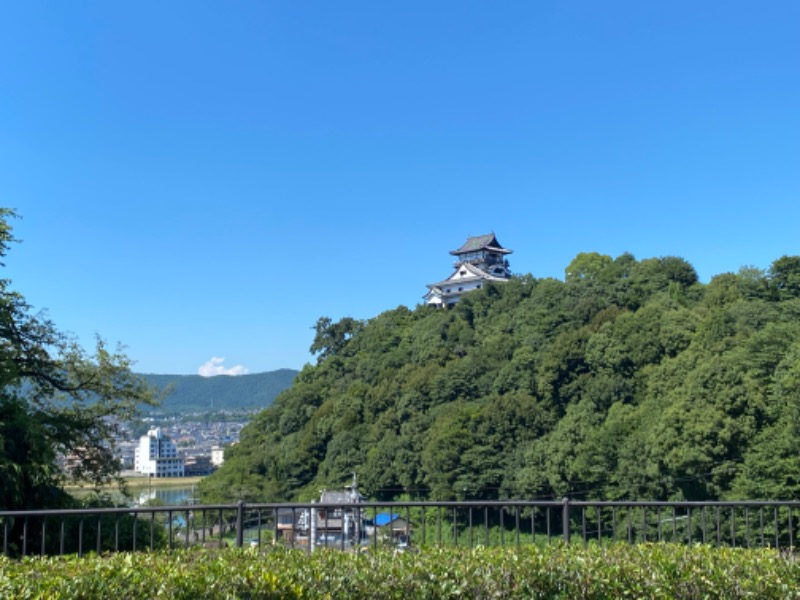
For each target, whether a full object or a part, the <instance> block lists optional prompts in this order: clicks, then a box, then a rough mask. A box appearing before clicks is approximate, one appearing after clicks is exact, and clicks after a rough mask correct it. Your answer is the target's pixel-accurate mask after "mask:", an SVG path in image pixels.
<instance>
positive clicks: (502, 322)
mask: <svg viewBox="0 0 800 600" xmlns="http://www.w3.org/2000/svg"><path fill="white" fill-rule="evenodd" d="M567 273H568V275H567V278H566V281H558V280H553V279H536V278H534V277H532V276H523V277H517V278H514V279H513V280H511V281H510V282H508V283H507V284H504V285H490V286H487V287H486V288H484V289H482V290H479V291H476V292H473V293H471V294H470V295H468V296H467V297H465V298H464V299H463V300H462V301H460V302H459V304H458V305H456V306H455V307H454V308H453V309H451V310H436V309H431V308H427V307H424V306H420V307H417V308H416V309H414V310H409V309H407V308H405V307H399V308H397V309H395V310H390V311H387V312H384V313H382V314H380V315H378V316H376V317H375V318H373V319H371V320H369V321H367V322H365V323H361V322H357V321H353V320H352V319H351V320H347V321H345V320H343V321H341V322H339V323H331V322H330V320H329V319H324V318H323V319H320V321H319V322H318V327H317V337H316V340H315V346H314V347H315V349H316V350H317V351H318V352H319V356H320V357H321V360H320V361H319V364H317V365H316V366H307V367H306V368H305V369H304V370H303V371H302V372H301V373H300V374H299V375H298V376H297V378H296V379H295V382H294V384H293V385H292V387H291V388H290V389H288V390H287V391H285V392H284V393H283V394H281V395H280V396H279V397H278V398H277V399H276V401H275V402H274V404H273V405H272V406H271V407H269V408H268V409H266V410H264V411H262V412H261V413H259V414H258V415H257V416H256V418H255V419H254V420H253V421H252V422H251V424H250V425H249V426H248V427H246V428H245V430H244V431H243V432H242V435H241V443H240V444H239V445H238V446H237V447H236V448H234V449H232V450H231V452H230V453H229V455H228V456H226V463H225V465H224V466H223V467H222V468H221V469H220V470H219V471H217V473H215V474H214V475H213V476H212V477H210V478H208V479H207V480H206V481H205V482H204V483H203V486H202V490H201V491H202V493H203V494H204V496H205V499H207V500H230V498H229V496H230V490H231V489H233V488H234V487H235V488H236V490H238V491H237V493H239V494H240V495H241V494H244V495H245V497H246V499H248V500H281V499H291V498H296V497H300V498H304V499H306V498H312V497H314V496H316V495H317V493H318V490H319V488H322V487H338V486H340V485H341V484H342V483H343V482H346V481H347V479H348V477H349V476H350V473H351V472H352V471H355V472H356V473H357V474H358V476H359V483H360V484H361V487H362V491H364V492H365V493H366V494H368V495H369V496H371V497H374V498H380V499H389V498H395V497H398V496H400V495H405V496H411V497H416V498H436V499H450V498H454V499H458V498H471V499H482V498H486V499H490V498H509V497H513V498H557V497H560V496H563V495H570V496H572V497H576V498H581V497H588V498H605V499H616V498H626V499H698V500H699V499H711V498H732V497H749V498H763V497H773V498H794V497H796V496H797V495H798V493H800V458H798V457H797V453H796V452H795V440H796V439H797V434H798V433H800V257H783V258H781V259H779V260H777V261H775V263H773V265H772V268H771V269H770V270H769V271H768V272H766V273H765V272H760V271H758V270H755V269H742V270H741V271H740V272H739V273H737V274H730V273H728V274H722V275H719V276H717V277H715V278H714V279H713V280H712V281H711V282H710V283H708V284H701V283H699V282H698V281H697V276H696V274H695V271H694V269H693V268H692V266H691V265H690V264H689V263H687V262H686V261H684V260H682V259H679V258H673V257H667V258H653V259H646V260H642V261H637V260H636V259H634V257H632V256H630V255H627V254H626V255H622V256H620V257H617V258H616V259H612V258H610V257H607V256H603V255H599V254H596V253H592V254H582V255H579V256H578V257H577V258H576V259H575V260H574V261H573V262H572V263H571V264H570V265H569V267H568V268H567Z"/></svg>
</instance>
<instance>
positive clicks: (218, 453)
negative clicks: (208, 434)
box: [211, 446, 225, 467]
mask: <svg viewBox="0 0 800 600" xmlns="http://www.w3.org/2000/svg"><path fill="white" fill-rule="evenodd" d="M224 462H225V448H220V447H219V446H214V447H213V448H211V464H212V465H214V466H215V467H219V466H221V465H222V463H224Z"/></svg>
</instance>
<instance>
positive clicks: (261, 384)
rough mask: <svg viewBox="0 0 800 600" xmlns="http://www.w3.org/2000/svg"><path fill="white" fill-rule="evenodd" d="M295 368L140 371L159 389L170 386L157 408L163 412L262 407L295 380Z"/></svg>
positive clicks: (267, 404)
mask: <svg viewBox="0 0 800 600" xmlns="http://www.w3.org/2000/svg"><path fill="white" fill-rule="evenodd" d="M296 375H297V371H295V370H293V369H279V370H277V371H268V372H266V373H253V374H250V375H237V376H235V377H234V376H228V375H217V376H216V377H201V376H200V375H153V374H143V375H142V377H144V378H145V379H146V380H147V382H148V383H149V384H150V385H152V386H154V387H155V388H157V389H159V390H165V389H167V388H168V387H170V386H171V391H170V393H169V395H168V396H167V397H166V398H165V399H164V402H163V403H162V404H161V406H160V407H159V410H160V411H165V412H192V411H210V410H241V409H253V408H256V409H258V408H265V407H267V406H269V405H270V404H272V401H273V400H274V399H275V398H276V397H277V396H278V394H280V393H281V392H282V391H284V390H285V389H287V388H289V387H290V386H291V385H292V381H294V378H295V376H296Z"/></svg>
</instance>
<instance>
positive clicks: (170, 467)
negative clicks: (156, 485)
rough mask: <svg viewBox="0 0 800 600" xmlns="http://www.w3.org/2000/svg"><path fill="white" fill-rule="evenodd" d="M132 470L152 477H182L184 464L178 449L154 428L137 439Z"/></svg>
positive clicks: (159, 429) (159, 430)
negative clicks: (137, 444) (137, 443)
mask: <svg viewBox="0 0 800 600" xmlns="http://www.w3.org/2000/svg"><path fill="white" fill-rule="evenodd" d="M133 468H134V470H135V471H136V472H138V473H144V474H146V475H150V476H152V477H183V475H184V462H183V459H182V458H181V457H179V456H178V447H177V446H176V445H175V443H174V442H173V441H172V440H171V439H170V438H168V437H167V436H166V435H164V434H163V432H162V431H161V428H160V427H156V428H154V429H151V430H150V431H148V432H147V435H143V436H142V437H140V438H139V446H138V447H137V448H136V451H135V454H134V467H133Z"/></svg>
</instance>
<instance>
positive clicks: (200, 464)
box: [183, 454, 216, 477]
mask: <svg viewBox="0 0 800 600" xmlns="http://www.w3.org/2000/svg"><path fill="white" fill-rule="evenodd" d="M215 470H216V467H215V466H214V465H213V464H211V457H210V456H206V455H203V454H198V455H194V456H187V457H186V459H185V460H184V463H183V474H184V476H186V477H202V476H205V475H211V473H213V472H214V471H215Z"/></svg>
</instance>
